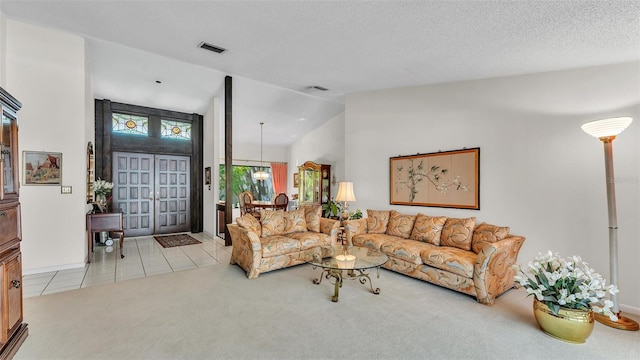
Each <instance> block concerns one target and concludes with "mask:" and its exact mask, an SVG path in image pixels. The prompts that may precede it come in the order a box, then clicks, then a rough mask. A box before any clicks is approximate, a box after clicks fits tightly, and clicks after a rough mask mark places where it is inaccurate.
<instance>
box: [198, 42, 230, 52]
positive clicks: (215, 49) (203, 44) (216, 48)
mask: <svg viewBox="0 0 640 360" xmlns="http://www.w3.org/2000/svg"><path fill="white" fill-rule="evenodd" d="M198 47H199V48H202V49H205V50H209V51H213V52H214V53H218V54H222V53H223V52H225V51H227V49H225V48H221V47H219V46H215V45H212V44H209V43H206V42H204V41H203V42H201V43H200V44H198Z"/></svg>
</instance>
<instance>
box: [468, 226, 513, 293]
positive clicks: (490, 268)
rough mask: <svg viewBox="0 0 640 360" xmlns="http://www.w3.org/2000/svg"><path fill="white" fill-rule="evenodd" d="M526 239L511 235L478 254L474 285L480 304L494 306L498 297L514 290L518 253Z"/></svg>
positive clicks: (485, 247)
mask: <svg viewBox="0 0 640 360" xmlns="http://www.w3.org/2000/svg"><path fill="white" fill-rule="evenodd" d="M523 243H524V237H522V236H514V235H509V236H508V237H507V238H505V239H503V240H500V241H496V242H494V243H489V244H486V245H485V246H484V247H483V248H482V250H480V252H479V253H478V258H477V260H476V263H475V266H474V269H473V283H474V286H475V289H476V298H477V299H478V302H481V303H483V304H486V305H493V303H494V302H495V299H496V297H498V296H500V295H501V294H502V293H503V292H505V291H507V290H509V289H510V288H512V287H513V286H514V284H515V282H514V280H513V276H514V275H515V273H516V270H515V269H514V268H513V265H515V264H516V262H517V261H518V252H520V248H521V247H522V244H523Z"/></svg>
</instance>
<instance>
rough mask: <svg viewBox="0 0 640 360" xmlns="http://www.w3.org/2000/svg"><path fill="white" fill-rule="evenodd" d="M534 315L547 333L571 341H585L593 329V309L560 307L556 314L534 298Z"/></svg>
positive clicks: (577, 342) (579, 342)
mask: <svg viewBox="0 0 640 360" xmlns="http://www.w3.org/2000/svg"><path fill="white" fill-rule="evenodd" d="M533 315H534V317H535V318H536V321H537V322H538V325H539V326H540V329H542V331H544V332H545V333H546V334H547V335H550V336H552V337H554V338H556V339H560V340H563V341H566V342H570V343H576V344H581V343H584V342H585V341H586V340H587V338H588V337H589V335H591V332H592V331H593V324H594V323H593V320H594V316H593V311H590V310H579V309H567V308H562V307H561V308H560V310H559V311H558V315H554V314H553V312H552V311H551V309H549V307H548V306H547V305H546V304H545V303H543V302H541V301H538V299H535V298H534V299H533Z"/></svg>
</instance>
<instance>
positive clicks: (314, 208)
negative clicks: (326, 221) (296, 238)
mask: <svg viewBox="0 0 640 360" xmlns="http://www.w3.org/2000/svg"><path fill="white" fill-rule="evenodd" d="M300 209H304V220H305V222H306V223H307V229H308V230H309V231H314V232H320V218H321V217H322V206H320V205H304V206H301V207H300Z"/></svg>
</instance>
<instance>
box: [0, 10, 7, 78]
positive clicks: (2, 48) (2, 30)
mask: <svg viewBox="0 0 640 360" xmlns="http://www.w3.org/2000/svg"><path fill="white" fill-rule="evenodd" d="M6 54H7V20H6V18H5V17H4V13H3V12H2V11H0V86H1V87H3V88H4V87H5V79H6V73H7V72H6V65H5V62H6Z"/></svg>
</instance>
